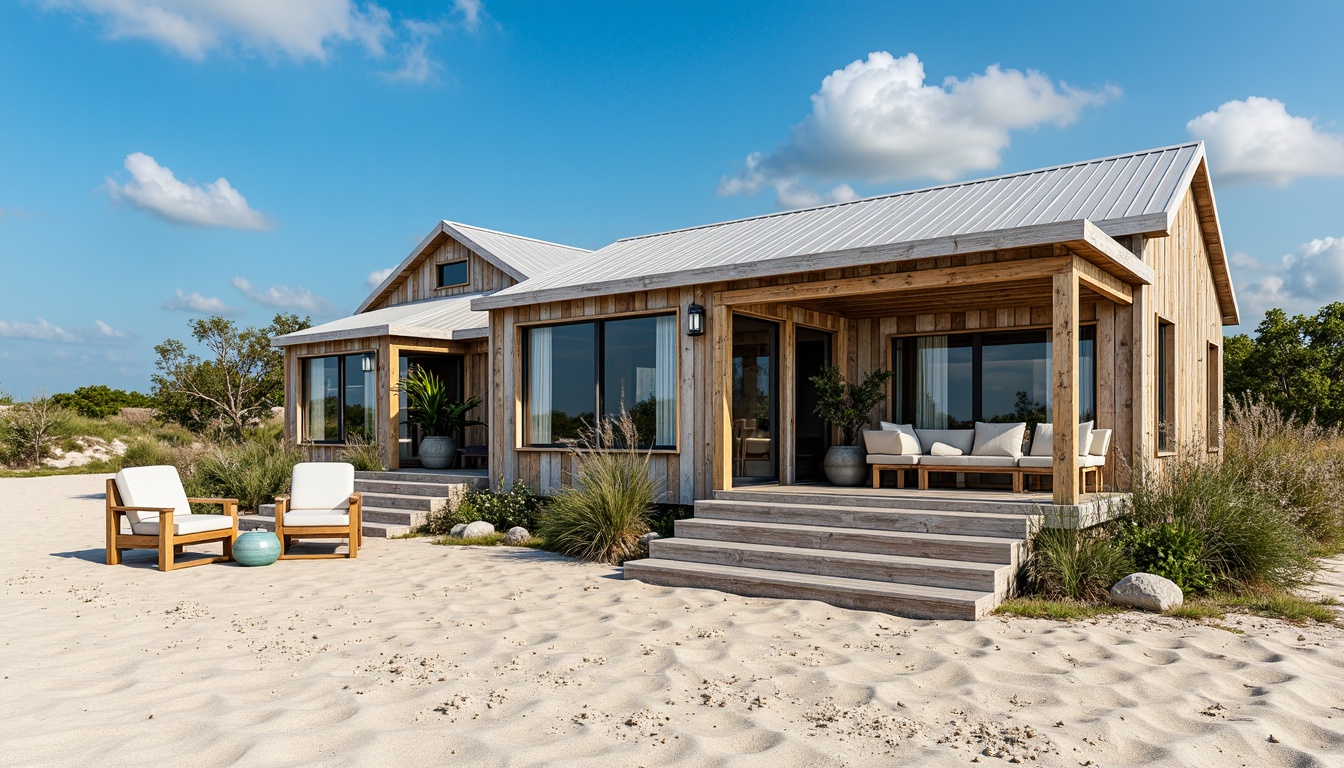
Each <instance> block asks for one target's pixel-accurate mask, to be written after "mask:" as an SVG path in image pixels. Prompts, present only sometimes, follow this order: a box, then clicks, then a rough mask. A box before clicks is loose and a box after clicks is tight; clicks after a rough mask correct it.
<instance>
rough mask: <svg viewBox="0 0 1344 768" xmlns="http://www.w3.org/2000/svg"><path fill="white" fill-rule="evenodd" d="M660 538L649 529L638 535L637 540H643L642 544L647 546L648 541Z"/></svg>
mask: <svg viewBox="0 0 1344 768" xmlns="http://www.w3.org/2000/svg"><path fill="white" fill-rule="evenodd" d="M661 538H663V537H662V536H661V535H659V534H657V533H654V532H653V531H649V532H648V533H646V534H644V535H643V536H640V537H639V540H640V541H642V542H644V546H646V547H647V546H649V542H650V541H653V540H654V539H661Z"/></svg>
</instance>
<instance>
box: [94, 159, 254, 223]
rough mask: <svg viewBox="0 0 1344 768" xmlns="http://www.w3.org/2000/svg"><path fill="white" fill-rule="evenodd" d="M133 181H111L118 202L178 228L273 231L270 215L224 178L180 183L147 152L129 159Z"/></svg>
mask: <svg viewBox="0 0 1344 768" xmlns="http://www.w3.org/2000/svg"><path fill="white" fill-rule="evenodd" d="M126 170H128V171H130V173H131V179H130V181H127V182H126V183H125V184H118V183H117V182H115V181H113V180H112V179H110V178H109V179H108V180H107V191H108V194H110V195H111V197H112V199H113V200H115V201H121V200H126V201H129V202H130V203H131V204H132V205H134V206H135V207H136V208H139V209H140V210H142V211H147V212H149V213H152V214H154V215H155V216H158V217H160V218H163V219H166V220H168V221H171V222H174V223H177V224H191V225H194V226H199V227H227V228H229V229H273V228H274V227H275V222H273V221H272V220H271V219H270V218H268V217H267V216H266V215H264V214H262V213H261V212H259V211H256V210H253V209H252V207H251V206H249V205H248V204H247V200H246V198H244V197H243V196H242V194H241V193H239V192H238V190H236V189H234V188H233V186H232V185H230V184H229V180H228V179H226V178H224V177H222V176H221V177H220V178H218V179H215V180H214V181H213V182H211V183H209V184H195V183H187V182H183V181H179V180H178V179H177V177H176V176H174V175H173V172H172V170H171V169H169V168H165V167H163V166H161V165H159V164H158V163H157V162H156V161H155V160H154V158H152V157H150V156H149V155H146V154H144V153H143V152H133V153H131V154H129V155H127V156H126Z"/></svg>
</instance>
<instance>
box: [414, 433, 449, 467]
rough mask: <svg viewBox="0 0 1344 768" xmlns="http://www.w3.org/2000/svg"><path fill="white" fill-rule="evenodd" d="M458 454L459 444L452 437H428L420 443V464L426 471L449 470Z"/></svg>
mask: <svg viewBox="0 0 1344 768" xmlns="http://www.w3.org/2000/svg"><path fill="white" fill-rule="evenodd" d="M455 453H457V443H456V442H454V441H453V438H451V437H426V438H425V439H424V440H421V441H420V463H421V464H423V465H424V466H425V469H447V468H448V467H449V465H451V464H452V463H453V454H455Z"/></svg>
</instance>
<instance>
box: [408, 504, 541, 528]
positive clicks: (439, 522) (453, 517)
mask: <svg viewBox="0 0 1344 768" xmlns="http://www.w3.org/2000/svg"><path fill="white" fill-rule="evenodd" d="M475 519H476V518H470V519H468V518H466V517H464V516H463V514H462V505H461V503H458V504H457V505H456V506H454V505H453V504H448V505H447V506H444V507H442V508H440V509H436V510H433V511H431V512H430V513H429V514H428V515H426V516H425V522H423V523H421V524H420V525H419V526H418V527H417V528H416V529H415V532H416V533H418V534H420V535H422V536H447V535H448V534H449V532H451V531H452V530H453V526H455V525H457V524H458V523H470V522H473V521H475ZM528 530H531V529H530V528H529V529H528Z"/></svg>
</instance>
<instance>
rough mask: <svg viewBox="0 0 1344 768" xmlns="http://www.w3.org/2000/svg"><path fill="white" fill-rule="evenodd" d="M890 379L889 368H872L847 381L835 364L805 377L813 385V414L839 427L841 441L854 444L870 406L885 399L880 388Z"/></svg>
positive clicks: (867, 415)
mask: <svg viewBox="0 0 1344 768" xmlns="http://www.w3.org/2000/svg"><path fill="white" fill-rule="evenodd" d="M890 379H891V371H883V370H876V371H873V372H872V373H869V374H868V375H867V376H865V377H864V378H863V381H861V382H859V383H857V384H850V383H849V382H847V381H845V375H844V374H843V373H841V372H840V369H839V368H838V367H836V366H834V365H828V366H826V367H824V368H822V369H821V373H819V374H817V375H816V376H813V377H811V378H810V379H808V381H811V382H812V383H813V384H814V385H815V386H816V388H817V406H816V409H815V412H816V414H817V416H818V417H819V418H822V419H825V420H826V421H827V422H829V423H830V424H831V426H833V427H836V428H837V429H839V430H840V434H841V435H842V436H843V439H844V443H843V444H844V445H855V444H856V443H857V442H858V438H859V429H860V428H862V427H863V426H864V425H866V424H868V423H869V422H870V421H871V419H872V415H873V409H874V408H876V407H877V406H878V404H879V403H881V402H882V401H883V400H886V399H887V394H886V392H884V391H883V389H882V388H883V387H884V386H886V383H887V382H888V381H889V380H890Z"/></svg>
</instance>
